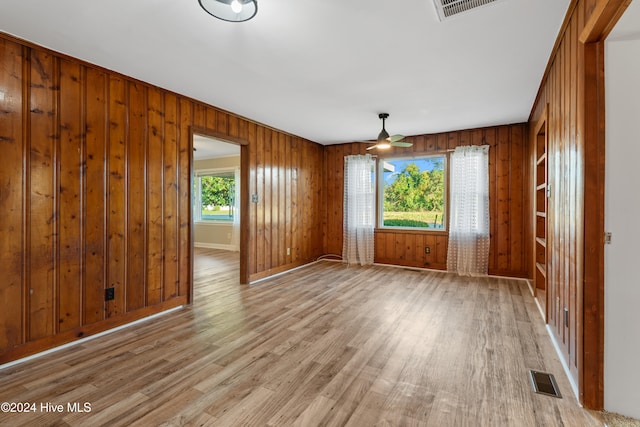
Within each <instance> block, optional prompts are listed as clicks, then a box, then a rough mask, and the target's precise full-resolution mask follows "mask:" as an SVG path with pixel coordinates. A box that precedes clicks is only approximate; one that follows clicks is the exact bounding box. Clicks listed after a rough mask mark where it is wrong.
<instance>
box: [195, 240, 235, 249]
mask: <svg viewBox="0 0 640 427" xmlns="http://www.w3.org/2000/svg"><path fill="white" fill-rule="evenodd" d="M193 246H194V247H195V248H205V249H222V250H225V251H237V250H238V248H236V247H235V246H233V245H222V244H220V243H204V242H195V243H194V244H193Z"/></svg>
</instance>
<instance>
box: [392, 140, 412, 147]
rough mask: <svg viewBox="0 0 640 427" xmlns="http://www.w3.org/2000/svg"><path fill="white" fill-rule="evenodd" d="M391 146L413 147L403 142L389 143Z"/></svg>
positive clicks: (410, 143) (409, 143)
mask: <svg viewBox="0 0 640 427" xmlns="http://www.w3.org/2000/svg"><path fill="white" fill-rule="evenodd" d="M391 145H393V146H394V147H411V146H413V143H412V142H404V141H395V142H394V141H391Z"/></svg>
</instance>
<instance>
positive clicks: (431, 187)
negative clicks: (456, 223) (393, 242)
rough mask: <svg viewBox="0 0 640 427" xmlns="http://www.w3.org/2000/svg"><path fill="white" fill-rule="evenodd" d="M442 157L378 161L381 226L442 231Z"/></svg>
mask: <svg viewBox="0 0 640 427" xmlns="http://www.w3.org/2000/svg"><path fill="white" fill-rule="evenodd" d="M446 164H447V158H446V156H444V155H438V156H425V157H415V158H389V159H380V161H379V162H378V165H379V175H378V176H379V180H378V182H379V192H380V193H379V215H378V221H379V225H380V227H397V228H411V229H425V230H444V229H445V226H446V218H445V217H446V212H445V206H446V200H445V197H446V191H445V182H446V173H445V168H446Z"/></svg>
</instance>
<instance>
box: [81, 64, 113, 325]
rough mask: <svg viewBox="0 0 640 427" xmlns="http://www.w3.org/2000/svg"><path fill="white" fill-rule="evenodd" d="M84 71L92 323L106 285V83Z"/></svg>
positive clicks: (88, 316) (87, 312)
mask: <svg viewBox="0 0 640 427" xmlns="http://www.w3.org/2000/svg"><path fill="white" fill-rule="evenodd" d="M85 70H86V89H85V91H86V102H85V113H84V114H85V120H86V155H85V162H86V169H85V174H84V176H85V180H84V188H85V203H84V212H85V215H84V220H85V227H84V236H83V240H84V242H85V252H84V264H85V277H84V292H83V295H84V321H83V323H84V324H85V325H86V324H92V323H96V322H98V321H100V320H102V319H103V318H104V313H105V305H104V304H105V302H104V290H105V288H106V284H107V277H106V274H107V262H108V257H107V250H106V244H107V241H106V237H105V236H106V217H107V213H108V206H107V205H106V195H107V171H108V169H106V152H107V151H106V150H107V132H108V117H107V114H108V113H107V105H108V104H107V99H108V91H107V88H108V81H107V76H106V74H105V73H103V72H100V71H96V70H95V69H93V68H85Z"/></svg>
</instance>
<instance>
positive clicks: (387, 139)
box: [364, 113, 413, 150]
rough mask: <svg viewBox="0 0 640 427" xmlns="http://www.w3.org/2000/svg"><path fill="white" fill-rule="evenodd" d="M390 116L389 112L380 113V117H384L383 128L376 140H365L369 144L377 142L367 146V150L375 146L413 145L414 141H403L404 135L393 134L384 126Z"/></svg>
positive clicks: (380, 147)
mask: <svg viewBox="0 0 640 427" xmlns="http://www.w3.org/2000/svg"><path fill="white" fill-rule="evenodd" d="M388 117H389V114H388V113H380V114H378V118H380V119H382V130H381V131H380V133H379V134H378V139H377V140H376V141H375V142H372V141H364V142H366V143H367V144H375V145H372V146H371V147H367V150H373V149H374V148H379V149H383V150H384V149H387V148H391V147H411V146H412V145H413V143H411V142H405V141H402V140H403V139H404V135H391V136H389V133H388V132H387V130H386V129H385V128H384V122H385V120H386V119H387V118H388Z"/></svg>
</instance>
